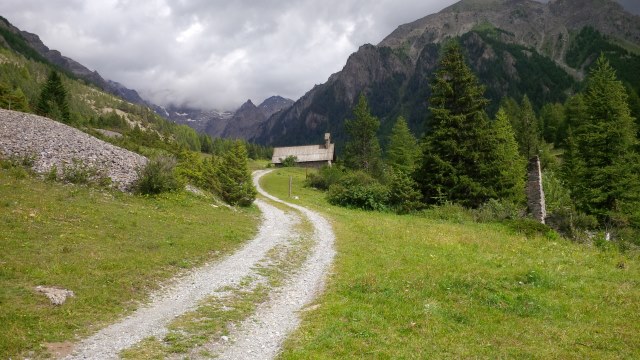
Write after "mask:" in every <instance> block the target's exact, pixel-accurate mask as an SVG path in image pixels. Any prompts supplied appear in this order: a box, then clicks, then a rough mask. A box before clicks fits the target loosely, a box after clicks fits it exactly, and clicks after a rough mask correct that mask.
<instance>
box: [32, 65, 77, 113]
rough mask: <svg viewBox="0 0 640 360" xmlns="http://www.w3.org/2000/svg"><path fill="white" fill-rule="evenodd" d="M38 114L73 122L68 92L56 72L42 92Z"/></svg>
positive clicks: (50, 74)
mask: <svg viewBox="0 0 640 360" xmlns="http://www.w3.org/2000/svg"><path fill="white" fill-rule="evenodd" d="M36 110H37V112H38V114H40V115H43V116H48V117H51V118H53V119H56V120H60V121H63V122H69V121H70V120H71V114H70V113H69V102H68V99H67V90H66V89H65V88H64V85H63V84H62V79H61V78H60V75H59V74H58V73H57V72H56V71H51V73H49V77H48V78H47V82H46V83H45V84H44V87H43V88H42V91H41V92H40V98H39V99H38V104H37V107H36Z"/></svg>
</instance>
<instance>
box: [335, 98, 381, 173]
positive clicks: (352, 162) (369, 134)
mask: <svg viewBox="0 0 640 360" xmlns="http://www.w3.org/2000/svg"><path fill="white" fill-rule="evenodd" d="M353 116H354V118H353V119H348V120H346V121H345V123H344V127H345V130H346V132H347V135H348V137H349V140H348V141H347V143H346V145H345V149H344V162H345V165H346V166H347V167H348V168H350V169H353V170H363V171H366V172H368V173H370V174H376V175H377V174H378V173H379V171H380V169H381V166H380V161H381V160H380V143H379V142H378V138H377V136H376V133H377V132H378V128H379V127H380V120H378V118H376V117H375V116H373V115H371V111H370V110H369V104H368V103H367V98H366V97H365V96H364V95H362V94H361V95H360V97H359V98H358V103H357V104H356V106H355V108H354V109H353Z"/></svg>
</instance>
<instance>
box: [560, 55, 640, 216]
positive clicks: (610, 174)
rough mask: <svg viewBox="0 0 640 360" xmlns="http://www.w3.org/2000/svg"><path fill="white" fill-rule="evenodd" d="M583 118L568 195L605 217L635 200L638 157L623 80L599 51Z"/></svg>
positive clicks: (639, 187)
mask: <svg viewBox="0 0 640 360" xmlns="http://www.w3.org/2000/svg"><path fill="white" fill-rule="evenodd" d="M584 103H585V107H586V111H585V114H586V117H585V118H584V120H583V121H582V123H580V124H579V125H578V126H577V128H576V131H575V136H576V149H577V152H576V156H577V157H579V164H580V168H579V171H580V174H579V175H580V176H578V177H577V178H576V179H575V185H574V187H575V188H574V189H572V190H573V192H574V196H575V198H576V200H577V203H578V206H579V208H580V209H581V210H583V211H585V212H587V213H589V214H593V215H597V216H598V217H599V218H600V219H601V220H611V219H613V218H619V217H620V216H621V215H622V216H627V215H630V213H631V212H634V211H635V210H631V208H632V207H633V206H637V205H638V202H639V201H640V169H639V166H640V158H639V156H638V153H637V152H636V145H637V138H636V133H637V132H636V128H635V124H634V119H633V118H632V117H631V115H630V110H629V106H628V104H627V93H626V90H625V88H624V85H623V84H622V83H621V82H620V81H619V80H618V79H617V77H616V72H615V70H614V69H613V68H612V67H611V66H610V65H609V62H608V61H607V59H606V58H605V57H604V55H601V56H600V58H599V59H598V60H597V62H596V64H595V66H594V67H593V68H592V71H591V73H590V75H589V78H588V80H587V87H586V89H585V92H584Z"/></svg>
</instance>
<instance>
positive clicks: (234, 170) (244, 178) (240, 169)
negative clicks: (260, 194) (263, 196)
mask: <svg viewBox="0 0 640 360" xmlns="http://www.w3.org/2000/svg"><path fill="white" fill-rule="evenodd" d="M218 177H219V179H220V192H221V195H222V198H223V199H224V201H226V202H227V203H229V204H231V205H239V206H250V205H251V204H252V203H253V200H255V198H256V189H255V187H254V186H253V182H252V180H251V172H250V171H249V166H248V164H247V149H246V148H245V146H244V144H243V143H242V142H240V141H236V142H235V143H234V144H233V147H232V148H231V149H230V150H229V151H227V152H226V153H225V154H224V155H223V156H222V163H221V164H220V168H219V170H218Z"/></svg>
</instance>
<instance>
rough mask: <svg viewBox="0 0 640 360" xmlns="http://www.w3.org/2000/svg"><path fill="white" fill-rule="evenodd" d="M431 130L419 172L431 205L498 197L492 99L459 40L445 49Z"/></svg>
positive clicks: (432, 101)
mask: <svg viewBox="0 0 640 360" xmlns="http://www.w3.org/2000/svg"><path fill="white" fill-rule="evenodd" d="M431 88H432V95H431V98H430V99H429V103H430V106H429V109H430V111H431V117H430V119H429V120H430V122H429V123H428V124H427V125H428V126H426V128H428V129H430V132H429V133H428V134H427V135H426V136H425V139H424V141H423V157H422V163H421V166H420V168H419V169H418V170H417V171H416V181H417V182H418V184H419V185H420V188H421V191H422V194H423V196H424V201H425V202H426V203H431V204H433V203H442V202H444V201H453V202H457V203H461V204H463V205H465V206H470V207H477V206H479V205H481V204H482V203H484V202H486V201H487V200H489V199H490V198H496V197H498V191H497V184H496V183H495V179H496V178H497V177H499V176H498V175H496V174H499V173H500V172H501V169H502V166H504V165H501V164H499V163H498V162H497V161H496V159H498V158H499V156H498V155H497V154H496V151H497V149H496V142H495V141H494V140H493V138H492V137H493V135H494V133H493V129H492V126H491V123H490V121H489V118H488V116H487V114H486V112H485V107H486V106H487V104H488V102H489V101H488V100H487V99H486V98H485V97H484V87H483V86H481V85H480V83H479V82H478V78H477V77H476V76H475V75H474V74H473V72H472V71H471V69H470V68H469V66H468V65H467V64H466V63H465V59H464V57H463V55H462V53H461V50H460V46H459V45H458V44H457V43H451V44H449V45H448V46H446V47H445V48H444V53H443V55H442V58H441V59H440V61H439V63H438V67H437V71H436V73H435V78H434V80H433V82H432V85H431Z"/></svg>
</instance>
